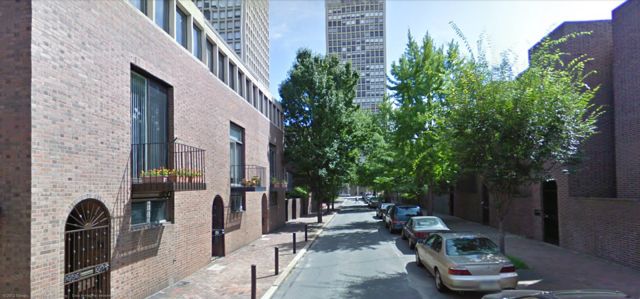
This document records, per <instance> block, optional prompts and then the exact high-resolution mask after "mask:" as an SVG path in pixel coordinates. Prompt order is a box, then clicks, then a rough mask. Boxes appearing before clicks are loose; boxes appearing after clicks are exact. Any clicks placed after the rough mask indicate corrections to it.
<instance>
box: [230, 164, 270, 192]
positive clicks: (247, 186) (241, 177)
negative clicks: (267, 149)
mask: <svg viewBox="0 0 640 299" xmlns="http://www.w3.org/2000/svg"><path fill="white" fill-rule="evenodd" d="M265 177H266V168H264V167H262V166H257V165H231V169H230V178H231V190H233V191H265V190H267V188H266V187H265V182H264V180H265Z"/></svg>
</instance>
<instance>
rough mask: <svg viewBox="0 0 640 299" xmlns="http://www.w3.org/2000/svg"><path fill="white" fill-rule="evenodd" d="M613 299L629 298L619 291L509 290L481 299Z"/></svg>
mask: <svg viewBox="0 0 640 299" xmlns="http://www.w3.org/2000/svg"><path fill="white" fill-rule="evenodd" d="M517 298H527V299H565V298H566V299H574V298H585V299H614V298H631V297H630V296H629V295H627V294H625V293H623V292H620V291H609V290H567V291H538V290H510V291H502V292H500V293H495V294H489V295H485V296H484V297H482V299H517Z"/></svg>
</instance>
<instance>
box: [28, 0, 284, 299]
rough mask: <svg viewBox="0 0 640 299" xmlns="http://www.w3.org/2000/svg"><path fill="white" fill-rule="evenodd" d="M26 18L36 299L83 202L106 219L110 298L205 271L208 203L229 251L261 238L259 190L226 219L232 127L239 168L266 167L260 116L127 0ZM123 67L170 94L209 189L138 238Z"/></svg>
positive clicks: (45, 10) (180, 131)
mask: <svg viewBox="0 0 640 299" xmlns="http://www.w3.org/2000/svg"><path fill="white" fill-rule="evenodd" d="M33 20H34V21H33V23H34V24H33V37H32V40H33V42H32V50H33V56H32V64H33V79H32V84H33V86H32V105H33V108H32V122H33V130H32V140H33V149H32V151H33V155H32V161H33V173H34V176H33V189H32V190H33V191H32V192H33V194H32V196H31V202H32V207H33V210H32V219H33V221H32V224H31V225H32V226H31V242H32V246H31V256H32V261H31V292H32V296H33V297H56V298H59V297H62V291H63V288H62V282H63V274H64V268H63V262H64V256H63V254H64V243H63V233H64V223H65V220H66V217H67V215H68V212H69V210H70V209H71V207H73V205H74V204H75V203H77V202H79V201H80V200H82V199H84V198H97V199H99V200H101V201H103V202H104V203H105V205H106V206H107V208H108V209H109V212H110V213H111V216H112V217H113V218H112V219H113V221H112V226H113V228H112V235H113V237H112V246H113V249H112V271H111V278H112V295H113V296H114V298H125V297H126V298H140V297H145V296H148V295H150V294H152V293H154V292H156V291H158V290H160V289H162V288H164V287H166V286H168V285H169V284H171V283H173V282H176V281H178V280H179V279H181V278H183V277H184V276H186V275H188V274H190V273H192V272H194V271H195V270H197V269H199V268H201V267H203V266H205V265H206V264H207V263H208V262H209V260H210V256H211V218H212V216H211V210H212V203H213V199H214V198H215V196H216V195H220V196H221V197H222V198H223V200H224V204H225V228H226V230H227V234H226V240H225V241H226V243H225V245H226V252H227V253H230V252H232V251H234V250H236V249H237V248H239V247H241V246H243V245H245V244H247V243H249V242H250V241H252V240H255V239H257V238H259V237H260V235H261V233H262V230H261V198H262V195H263V194H265V193H266V192H249V193H247V198H246V209H247V210H246V211H245V212H244V213H231V212H230V210H229V193H230V186H229V166H230V165H229V145H228V144H229V143H228V140H229V124H230V122H234V123H236V124H238V125H240V126H242V127H243V128H244V129H245V141H246V142H245V156H246V158H245V160H246V163H247V164H254V165H261V166H265V167H268V165H269V163H268V155H267V150H268V144H269V142H270V140H271V138H275V139H276V143H277V144H280V145H281V144H282V141H281V138H282V136H281V135H279V136H275V137H274V136H273V134H272V133H271V130H272V129H271V126H270V122H269V120H268V119H267V118H266V117H264V116H263V115H262V114H260V113H259V112H258V111H257V110H256V109H255V108H253V107H252V106H251V105H250V104H248V103H247V102H246V101H245V100H244V99H242V98H240V97H239V96H238V95H237V94H236V93H235V92H233V91H232V90H231V89H229V88H228V87H227V86H226V85H225V84H223V83H221V81H219V80H218V79H217V78H216V77H215V76H213V75H212V74H211V73H209V71H208V70H207V69H206V67H205V65H204V64H202V63H201V62H199V61H197V60H196V59H195V58H194V57H193V56H192V55H191V54H190V53H189V52H188V51H186V50H185V49H183V48H182V47H181V46H179V45H178V44H177V43H175V42H174V41H173V40H172V38H171V37H169V36H168V35H166V34H165V33H164V32H163V31H161V30H160V29H159V28H158V27H157V26H156V25H155V24H153V23H152V21H151V20H150V19H148V18H147V17H145V16H143V15H142V14H140V13H139V12H138V11H136V10H135V9H133V8H132V6H131V5H129V4H128V3H127V1H54V2H47V1H43V2H34V3H33ZM27 47H28V46H27ZM132 64H133V65H136V66H137V67H140V68H141V69H143V70H145V71H146V72H148V73H150V74H152V75H153V76H155V77H157V78H159V79H160V80H163V81H165V82H166V83H167V84H169V85H171V86H172V88H173V94H174V96H173V100H174V124H173V127H174V135H175V137H177V138H178V141H179V142H181V143H185V144H188V145H192V146H196V147H199V148H203V149H205V150H206V172H207V173H206V179H207V182H206V183H207V190H206V191H187V192H176V193H175V198H174V203H173V205H174V211H175V212H174V221H173V223H168V224H166V225H163V226H161V227H158V228H151V229H143V230H132V229H131V228H130V225H129V219H130V201H131V197H130V182H129V180H128V177H129V174H128V165H129V152H130V122H131V120H130V73H131V65H132ZM276 225H278V223H276Z"/></svg>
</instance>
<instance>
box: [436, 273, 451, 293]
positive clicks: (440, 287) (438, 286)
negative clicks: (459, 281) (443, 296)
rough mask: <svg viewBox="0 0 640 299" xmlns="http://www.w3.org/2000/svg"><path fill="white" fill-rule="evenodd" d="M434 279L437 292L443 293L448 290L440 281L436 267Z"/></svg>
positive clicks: (440, 277)
mask: <svg viewBox="0 0 640 299" xmlns="http://www.w3.org/2000/svg"><path fill="white" fill-rule="evenodd" d="M434 279H435V281H436V289H437V290H438V292H441V293H444V292H446V291H448V290H449V289H448V288H447V286H445V285H444V283H443V282H442V276H440V271H438V269H436V270H435V275H434Z"/></svg>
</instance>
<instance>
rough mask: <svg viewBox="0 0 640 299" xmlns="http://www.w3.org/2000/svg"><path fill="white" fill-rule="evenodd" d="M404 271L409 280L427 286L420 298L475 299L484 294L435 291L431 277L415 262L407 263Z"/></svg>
mask: <svg viewBox="0 0 640 299" xmlns="http://www.w3.org/2000/svg"><path fill="white" fill-rule="evenodd" d="M405 270H406V271H407V273H408V274H409V276H410V277H411V279H419V280H423V279H424V282H425V283H426V284H427V285H428V289H425V290H423V291H424V293H427V294H424V293H423V294H422V297H421V298H456V299H472V298H473V299H477V298H481V297H482V296H484V295H485V293H476V292H454V291H449V292H446V293H440V292H438V291H437V290H436V287H435V281H434V280H433V276H432V275H431V273H430V272H429V271H427V269H425V268H420V267H418V265H417V264H416V262H409V263H407V265H406V267H405Z"/></svg>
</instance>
